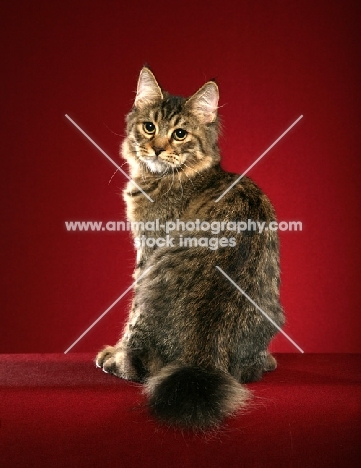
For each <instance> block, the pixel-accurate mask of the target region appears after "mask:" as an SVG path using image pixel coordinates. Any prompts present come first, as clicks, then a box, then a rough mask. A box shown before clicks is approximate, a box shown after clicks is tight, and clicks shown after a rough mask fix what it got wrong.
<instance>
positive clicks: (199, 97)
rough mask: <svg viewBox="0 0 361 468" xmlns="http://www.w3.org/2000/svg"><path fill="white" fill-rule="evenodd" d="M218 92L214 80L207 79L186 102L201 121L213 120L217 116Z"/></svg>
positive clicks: (208, 121)
mask: <svg viewBox="0 0 361 468" xmlns="http://www.w3.org/2000/svg"><path fill="white" fill-rule="evenodd" d="M218 99H219V92H218V86H217V85H216V83H215V82H214V81H208V83H206V84H205V85H203V86H202V87H201V89H199V90H198V91H197V92H196V93H195V94H193V96H191V97H190V98H189V99H188V100H187V103H186V106H188V107H190V108H191V110H192V111H193V112H194V113H195V114H196V115H197V116H198V118H199V119H200V120H201V122H202V123H205V124H206V123H210V122H214V121H215V120H216V118H217V109H218Z"/></svg>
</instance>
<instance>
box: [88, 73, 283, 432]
mask: <svg viewBox="0 0 361 468" xmlns="http://www.w3.org/2000/svg"><path fill="white" fill-rule="evenodd" d="M218 97H219V95H218V87H217V85H216V83H215V82H214V81H209V82H207V83H206V84H205V85H204V86H202V87H201V88H200V89H199V90H198V91H197V92H196V93H195V94H194V95H193V96H191V97H190V98H187V99H186V98H183V97H178V96H172V95H170V94H169V93H167V92H166V91H165V90H163V89H162V88H161V87H160V86H159V84H158V83H157V81H156V79H155V77H154V75H153V73H152V72H151V71H150V70H149V68H147V67H144V68H143V69H142V70H141V73H140V76H139V80H138V87H137V94H136V98H135V102H134V106H133V108H132V110H131V112H130V113H129V115H128V116H127V118H126V121H127V136H126V138H125V140H124V142H123V145H122V155H123V157H124V158H125V159H126V161H127V162H128V164H129V168H130V174H131V177H132V179H133V180H134V181H135V182H136V184H137V186H136V185H135V184H133V183H132V182H129V183H128V185H127V187H126V189H125V191H124V199H125V201H126V204H127V216H128V220H129V221H131V222H132V231H133V236H134V239H135V241H136V246H137V264H136V268H135V273H134V278H135V280H138V279H139V280H138V281H137V282H136V284H135V287H134V297H133V302H132V306H131V310H130V313H129V318H128V321H127V323H126V326H125V329H124V333H123V336H122V337H121V339H120V341H119V342H118V343H117V344H116V345H115V346H114V347H113V346H107V347H106V348H105V349H103V350H102V351H101V352H99V354H98V355H97V357H96V365H97V366H98V367H101V368H103V370H104V371H105V372H108V373H111V374H114V375H116V376H118V377H120V378H122V379H129V380H132V381H136V382H144V383H145V389H146V393H147V395H148V398H149V407H150V410H151V412H152V413H153V414H154V415H155V416H156V417H157V418H158V419H159V420H161V421H163V422H165V423H166V424H168V425H173V426H177V427H179V428H189V429H192V430H196V431H199V430H206V429H209V428H212V427H216V426H218V425H219V424H220V422H221V421H222V420H223V418H225V417H226V416H229V415H231V414H234V413H235V412H236V411H237V410H238V409H240V408H242V407H243V406H244V405H245V403H246V401H247V400H248V398H249V391H248V390H247V389H246V388H245V387H244V386H243V385H242V384H243V383H246V382H252V381H255V380H259V379H260V378H261V376H262V373H263V372H264V371H270V370H273V369H275V368H276V361H275V359H274V357H273V356H272V355H271V354H270V353H269V352H268V351H267V347H268V344H269V342H270V340H271V339H272V337H273V336H274V335H275V334H276V331H277V330H276V328H275V327H274V325H272V323H271V322H270V321H269V320H267V318H265V317H264V316H263V315H262V314H261V313H260V312H259V310H257V308H256V307H255V306H254V305H253V304H252V303H251V302H250V301H249V300H248V299H247V298H246V297H245V296H244V295H243V294H242V293H241V292H240V291H239V290H238V289H237V288H236V287H235V286H234V284H232V282H231V281H229V279H228V278H226V277H225V276H224V275H223V273H222V272H221V271H220V269H221V270H222V271H223V272H225V273H226V274H227V275H228V276H229V277H230V278H231V279H232V280H233V281H234V282H235V283H236V284H237V285H239V287H240V288H242V290H243V291H244V292H245V293H246V294H247V295H248V296H249V297H251V298H252V300H253V301H254V302H255V303H256V304H257V305H258V306H259V307H260V308H261V309H262V310H264V311H265V312H266V313H267V315H268V316H269V317H270V318H271V319H272V320H273V321H274V322H275V323H277V324H278V325H279V326H282V325H283V323H284V315H283V311H282V308H281V306H280V303H279V249H278V237H277V233H276V232H274V231H271V230H265V229H264V230H263V232H260V230H254V229H249V230H238V229H237V230H235V225H236V224H235V223H239V222H241V221H243V222H244V223H248V220H252V221H253V222H255V223H256V222H259V223H263V222H264V223H266V224H268V223H270V222H271V221H274V220H275V213H274V210H273V207H272V205H271V203H270V201H269V200H268V198H267V197H266V196H265V195H264V194H263V193H262V191H261V190H260V189H259V188H258V187H257V185H256V184H255V183H254V182H252V181H251V180H250V179H248V178H247V177H243V178H242V179H241V180H240V181H239V182H238V183H237V184H235V186H233V187H232V188H231V189H230V190H229V191H228V192H227V193H226V194H225V195H224V196H223V197H222V198H221V199H220V200H219V201H217V202H216V200H217V199H218V198H219V197H220V196H221V195H222V194H224V192H225V191H226V189H228V188H229V186H230V185H231V184H232V183H233V182H234V181H235V180H236V179H237V177H238V176H237V175H236V174H232V173H229V172H225V171H224V170H223V169H222V168H221V166H220V153H219V148H218V144H217V140H218V133H219V119H218V115H217V106H218ZM139 189H141V190H139ZM144 193H145V194H147V195H148V197H149V198H147V197H146V196H145V195H144ZM151 200H153V201H151ZM190 222H191V224H189V223H190ZM146 223H147V228H146V227H145V226H146ZM167 223H168V224H167ZM186 223H188V224H187V225H186ZM192 223H193V224H192ZM197 223H198V224H197ZM207 223H208V224H207ZM222 223H223V224H222ZM187 226H188V227H189V226H194V229H193V231H192V232H191V233H190V232H188V231H187ZM208 226H211V227H212V229H210V228H209V229H207V227H208ZM217 226H218V228H219V232H218V236H216V237H215V235H214V232H217V231H215V229H213V228H216V227H217ZM170 227H171V228H172V229H171V230H170ZM251 227H252V226H251ZM167 228H168V229H167ZM190 234H191V235H190ZM186 238H187V239H186ZM216 267H219V268H220V269H219V268H216Z"/></svg>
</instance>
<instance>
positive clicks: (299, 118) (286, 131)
mask: <svg viewBox="0 0 361 468" xmlns="http://www.w3.org/2000/svg"><path fill="white" fill-rule="evenodd" d="M302 117H303V115H300V116H299V117H298V119H297V120H295V121H294V122H293V124H292V125H290V126H289V127H288V129H287V130H285V131H284V132H283V133H282V135H281V136H280V137H278V138H277V140H276V141H275V142H273V143H272V145H271V146H269V147H268V148H267V149H266V151H265V152H264V153H262V154H261V156H260V157H259V158H257V159H256V160H255V161H254V163H252V164H251V165H250V166H249V168H248V169H246V170H245V171H244V172H243V174H242V175H240V176H239V177H238V179H237V180H235V181H234V182H233V183H232V184H231V185H230V186H229V187H228V188H227V190H225V191H224V192H223V193H222V195H220V196H219V197H218V198H217V200H216V201H215V203H218V202H219V200H220V199H221V198H223V197H224V196H225V194H226V193H227V192H229V191H230V190H231V188H232V187H234V186H235V185H236V184H237V183H238V182H239V181H240V180H241V179H242V177H244V176H245V175H246V174H247V172H248V171H250V170H251V169H252V167H253V166H255V165H256V164H257V163H258V162H259V161H260V160H261V159H262V158H263V156H265V155H266V154H267V153H268V152H269V150H271V149H272V148H273V147H274V146H275V145H276V144H277V143H278V142H279V141H280V140H281V138H283V137H284V136H285V135H286V133H288V132H289V131H290V130H291V128H292V127H294V126H295V125H296V123H297V122H299V121H300V120H301V119H302Z"/></svg>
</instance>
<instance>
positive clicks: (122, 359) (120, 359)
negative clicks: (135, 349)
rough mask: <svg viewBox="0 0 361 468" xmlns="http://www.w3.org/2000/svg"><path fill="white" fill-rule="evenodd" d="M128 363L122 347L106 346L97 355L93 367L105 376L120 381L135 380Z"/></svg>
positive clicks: (132, 370)
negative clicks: (109, 375) (113, 377)
mask: <svg viewBox="0 0 361 468" xmlns="http://www.w3.org/2000/svg"><path fill="white" fill-rule="evenodd" d="M128 361H129V358H128V356H127V353H126V351H125V350H124V349H123V348H122V347H119V348H116V347H114V346H106V347H105V348H104V349H103V350H102V351H100V352H99V353H98V354H97V357H96V358H95V365H96V366H97V367H99V368H101V369H103V371H104V372H106V373H107V374H112V375H115V376H116V377H119V378H121V379H126V380H136V377H137V376H136V374H135V372H134V369H133V368H132V366H130V364H129V362H128Z"/></svg>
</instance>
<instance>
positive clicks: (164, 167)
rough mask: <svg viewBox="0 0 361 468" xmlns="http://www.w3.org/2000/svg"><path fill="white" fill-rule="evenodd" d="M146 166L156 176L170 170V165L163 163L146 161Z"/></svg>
mask: <svg viewBox="0 0 361 468" xmlns="http://www.w3.org/2000/svg"><path fill="white" fill-rule="evenodd" d="M146 165H147V167H148V169H149V170H150V172H152V173H154V174H162V173H164V172H167V171H168V170H169V166H168V164H165V163H163V162H162V161H159V160H158V161H146Z"/></svg>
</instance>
